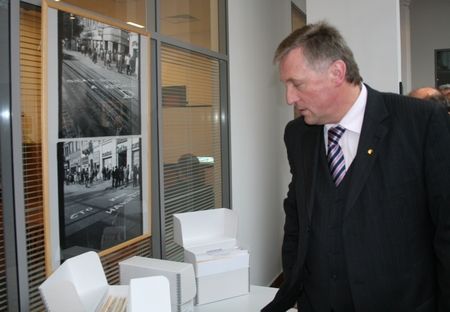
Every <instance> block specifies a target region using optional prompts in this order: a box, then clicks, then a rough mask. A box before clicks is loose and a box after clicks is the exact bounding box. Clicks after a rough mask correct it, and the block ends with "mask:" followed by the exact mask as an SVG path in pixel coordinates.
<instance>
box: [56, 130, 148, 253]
mask: <svg viewBox="0 0 450 312" xmlns="http://www.w3.org/2000/svg"><path fill="white" fill-rule="evenodd" d="M57 149H58V184H59V220H60V245H61V256H62V259H66V258H69V257H71V256H74V255H77V254H80V253H82V252H84V251H86V250H96V251H98V250H104V249H107V248H109V247H112V246H115V245H117V244H120V243H122V242H124V241H127V240H129V239H132V238H134V237H137V236H139V235H142V232H143V227H142V224H143V220H142V218H143V217H142V174H141V139H140V138H122V137H120V138H107V139H101V140H95V139H93V140H71V141H67V142H61V143H58V146H57Z"/></svg>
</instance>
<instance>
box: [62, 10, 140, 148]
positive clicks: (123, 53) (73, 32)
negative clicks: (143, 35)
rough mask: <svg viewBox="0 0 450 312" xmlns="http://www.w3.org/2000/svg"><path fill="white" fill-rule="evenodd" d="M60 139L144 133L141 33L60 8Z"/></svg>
mask: <svg viewBox="0 0 450 312" xmlns="http://www.w3.org/2000/svg"><path fill="white" fill-rule="evenodd" d="M58 38H59V42H60V43H61V44H60V46H59V50H58V66H59V77H58V78H59V79H58V81H59V92H60V94H59V138H61V139H63V138H87V137H105V136H127V135H140V134H141V122H140V120H141V115H140V101H141V100H140V94H139V84H140V75H139V73H140V70H139V53H140V37H139V34H137V33H134V32H130V31H127V30H124V29H120V28H117V27H113V26H110V25H107V24H104V23H100V22H97V21H95V20H92V19H88V18H84V17H81V16H78V15H75V14H72V13H68V12H64V11H58Z"/></svg>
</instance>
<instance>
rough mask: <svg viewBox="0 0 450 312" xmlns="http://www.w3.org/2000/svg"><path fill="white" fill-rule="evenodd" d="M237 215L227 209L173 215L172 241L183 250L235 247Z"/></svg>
mask: <svg viewBox="0 0 450 312" xmlns="http://www.w3.org/2000/svg"><path fill="white" fill-rule="evenodd" d="M237 225H238V220H237V215H236V213H235V212H234V211H232V210H231V209H228V208H215V209H209V210H202V211H194V212H185V213H177V214H174V215H173V226H174V241H175V243H177V244H178V245H180V246H182V247H184V248H185V249H190V248H194V247H199V246H204V245H215V246H218V247H220V246H221V245H226V246H230V245H236V236H237Z"/></svg>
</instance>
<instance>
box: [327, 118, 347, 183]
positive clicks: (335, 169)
mask: <svg viewBox="0 0 450 312" xmlns="http://www.w3.org/2000/svg"><path fill="white" fill-rule="evenodd" d="M344 132H345V128H343V127H341V126H340V125H337V126H336V127H333V128H330V129H329V130H328V167H329V168H330V173H331V177H332V178H333V181H334V184H336V186H338V185H339V183H341V181H342V179H343V178H344V176H345V160H344V153H343V152H342V148H341V147H340V146H339V140H340V138H341V137H342V135H343V134H344Z"/></svg>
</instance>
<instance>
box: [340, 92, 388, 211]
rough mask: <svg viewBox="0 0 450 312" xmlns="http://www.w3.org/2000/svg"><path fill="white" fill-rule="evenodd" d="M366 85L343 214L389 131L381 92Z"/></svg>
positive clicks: (365, 177) (365, 179) (353, 198)
mask: <svg viewBox="0 0 450 312" xmlns="http://www.w3.org/2000/svg"><path fill="white" fill-rule="evenodd" d="M366 87H367V91H368V93H367V104H366V110H365V113H364V121H363V125H362V129H361V135H360V137H359V143H358V151H357V153H356V157H355V159H354V161H353V163H352V166H354V167H353V169H352V170H353V174H352V178H351V181H350V184H351V185H350V192H349V194H348V199H347V202H346V205H345V215H347V214H348V213H349V211H350V210H351V209H352V207H353V206H354V204H355V201H356V199H357V198H358V196H359V194H360V193H361V190H362V189H363V187H364V186H365V184H366V182H367V178H368V176H369V175H370V173H371V171H372V168H373V164H374V163H375V161H376V159H377V158H378V151H379V149H380V147H381V143H382V142H383V139H384V138H385V135H386V134H387V133H388V131H389V127H388V124H387V122H386V121H387V120H388V111H387V109H386V107H385V103H384V101H383V98H382V96H381V94H379V93H378V92H376V91H374V90H373V89H371V88H369V87H368V86H366Z"/></svg>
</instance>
